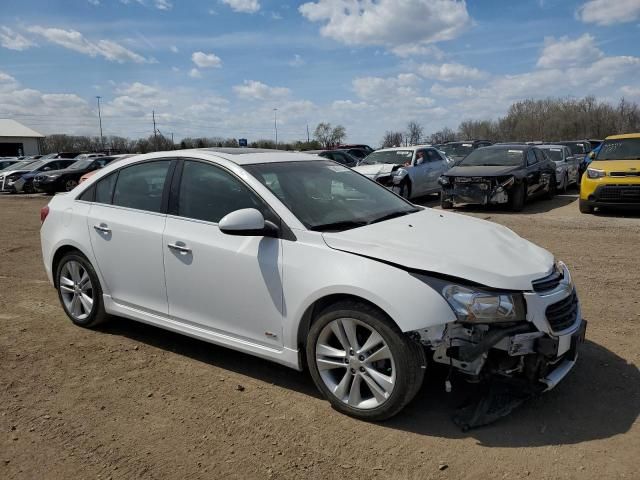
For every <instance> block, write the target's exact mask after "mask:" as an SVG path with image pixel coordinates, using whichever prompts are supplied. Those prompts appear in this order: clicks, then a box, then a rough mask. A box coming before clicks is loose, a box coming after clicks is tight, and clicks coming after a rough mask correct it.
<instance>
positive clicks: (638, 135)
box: [605, 133, 640, 140]
mask: <svg viewBox="0 0 640 480" xmlns="http://www.w3.org/2000/svg"><path fill="white" fill-rule="evenodd" d="M625 138H640V133H625V134H623V135H611V136H609V137H607V138H605V140H622V139H625Z"/></svg>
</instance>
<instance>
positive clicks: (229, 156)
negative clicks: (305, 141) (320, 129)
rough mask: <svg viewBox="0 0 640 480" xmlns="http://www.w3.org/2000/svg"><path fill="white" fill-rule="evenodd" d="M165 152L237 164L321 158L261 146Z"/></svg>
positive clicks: (167, 154)
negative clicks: (217, 159)
mask: <svg viewBox="0 0 640 480" xmlns="http://www.w3.org/2000/svg"><path fill="white" fill-rule="evenodd" d="M156 153H157V152H156ZM163 154H164V155H163V156H165V157H170V156H177V157H189V156H190V155H194V154H195V155H199V156H205V157H210V158H211V159H212V160H215V159H216V158H222V159H224V160H228V161H230V162H233V163H235V164H237V165H253V164H257V163H278V162H301V161H311V160H314V161H318V160H319V159H318V156H317V155H312V154H308V153H305V152H288V151H285V150H269V149H261V148H194V149H192V150H172V151H168V152H163ZM150 156H151V155H150Z"/></svg>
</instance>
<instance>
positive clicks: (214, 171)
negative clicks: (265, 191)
mask: <svg viewBox="0 0 640 480" xmlns="http://www.w3.org/2000/svg"><path fill="white" fill-rule="evenodd" d="M182 165H183V166H182V170H181V172H180V174H179V175H177V176H176V180H175V181H174V185H173V188H172V195H171V214H170V215H169V216H168V217H167V224H166V228H165V232H164V236H163V242H162V243H163V255H164V263H165V269H166V284H167V296H168V300H169V314H170V316H171V317H172V318H175V319H177V320H179V321H181V322H185V323H190V324H192V325H196V326H199V327H201V328H205V329H207V330H210V331H214V332H215V333H218V334H223V335H231V336H233V337H234V338H236V339H241V340H243V341H249V342H252V343H257V344H262V345H267V346H272V347H279V346H282V318H283V308H284V307H283V294H282V251H281V248H282V245H281V240H280V239H278V238H269V237H264V236H234V235H227V234H224V233H222V232H221V231H220V229H219V228H218V222H219V221H220V219H221V218H222V217H224V216H225V215H227V214H228V213H231V212H233V211H235V210H240V209H244V208H257V209H259V210H260V211H262V212H263V214H264V215H265V218H267V219H270V218H272V219H274V220H275V221H277V222H279V220H278V219H277V217H275V216H274V214H272V213H271V211H270V210H269V209H268V207H266V205H265V204H264V202H263V201H262V200H261V199H260V198H259V197H258V196H257V195H256V194H255V193H254V192H253V191H252V190H251V189H250V188H249V187H247V186H246V185H245V184H244V183H243V182H242V181H241V180H240V179H239V178H238V177H236V176H235V175H234V174H232V173H231V172H230V171H228V170H226V169H224V168H223V167H221V166H217V165H213V164H211V163H209V162H202V161H197V160H185V161H184V162H183V164H182Z"/></svg>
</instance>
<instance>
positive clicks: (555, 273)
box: [41, 149, 585, 420]
mask: <svg viewBox="0 0 640 480" xmlns="http://www.w3.org/2000/svg"><path fill="white" fill-rule="evenodd" d="M239 151H242V150H239ZM41 218H42V221H43V225H42V230H41V240H42V253H43V258H44V265H45V268H46V271H47V274H48V276H49V279H50V280H51V282H52V283H53V285H54V286H55V287H56V288H57V289H58V293H59V297H60V301H61V303H62V306H63V308H64V310H65V312H66V313H67V315H68V316H69V318H70V319H71V320H72V321H73V322H74V323H75V324H77V325H80V326H83V327H94V326H96V325H98V324H99V323H101V322H103V321H105V320H107V318H108V315H109V314H113V315H119V316H123V317H128V318H131V319H134V320H138V321H141V322H145V323H149V324H153V325H157V326H159V327H162V328H166V329H169V330H173V331H176V332H180V333H183V334H186V335H190V336H193V337H197V338H200V339H203V340H206V341H209V342H211V343H215V344H218V345H223V346H225V347H230V348H234V349H237V350H241V351H244V352H247V353H250V354H252V355H256V356H259V357H262V358H266V359H269V360H273V361H275V362H278V363H281V364H284V365H287V366H289V367H292V368H295V369H302V368H303V367H304V366H305V365H307V366H308V368H309V370H310V372H311V375H312V377H313V379H314V381H315V383H316V385H317V386H318V388H319V389H320V391H321V392H322V393H323V394H324V395H325V396H326V397H327V398H328V399H329V401H330V402H331V403H332V404H333V405H334V407H335V408H336V409H338V410H339V411H341V412H344V413H347V414H350V415H353V416H355V417H359V418H364V419H376V420H378V419H384V418H388V417H390V416H392V415H394V414H396V413H397V412H399V411H400V410H401V409H402V408H403V407H404V406H405V405H406V404H407V403H408V402H409V401H410V400H411V399H412V398H413V396H414V395H415V394H416V392H417V391H418V389H419V388H420V386H421V384H422V379H423V376H424V371H425V368H426V366H427V365H428V364H430V363H434V362H435V363H441V364H445V365H447V366H449V367H450V368H452V369H453V370H456V371H457V372H459V373H460V374H461V376H462V377H464V378H467V379H469V380H472V381H478V380H481V379H484V378H487V377H493V376H500V377H501V378H514V379H521V381H523V382H526V383H527V384H528V385H530V387H531V388H532V389H534V390H536V391H544V390H546V389H550V388H553V387H554V386H555V385H556V384H557V383H558V382H559V381H560V380H561V379H562V378H563V377H564V376H565V375H566V374H567V373H568V372H569V371H570V370H571V368H572V367H573V365H574V363H575V360H576V356H577V345H578V344H579V343H580V342H581V341H582V339H583V336H584V328H585V323H584V322H583V320H582V317H581V315H580V307H579V304H578V299H577V297H576V294H575V290H574V287H573V283H572V280H571V276H570V275H569V271H568V270H567V268H566V267H565V266H564V265H563V264H562V263H559V262H558V263H557V262H555V261H554V258H553V256H552V255H551V254H550V253H549V252H547V251H546V250H543V249H541V248H539V247H537V246H535V245H533V244H531V243H529V242H528V241H526V240H524V239H522V238H520V237H519V236H517V235H516V234H515V233H513V232H512V231H510V230H508V229H507V228H504V227H502V226H499V225H496V224H493V223H490V222H486V221H482V220H478V219H475V218H470V217H466V216H462V215H458V214H455V213H448V212H441V211H437V210H432V209H428V208H422V207H417V206H415V205H412V204H411V203H409V202H407V201H405V200H404V199H402V198H401V197H399V196H397V195H395V194H394V193H392V192H391V191H389V190H387V189H385V188H383V187H382V186H380V185H379V184H377V183H376V182H373V181H371V180H369V179H367V178H366V177H364V176H362V175H360V174H358V173H356V172H354V171H353V170H351V169H349V168H345V167H344V166H341V165H339V164H337V163H335V162H332V161H329V160H326V159H319V158H318V157H316V156H313V155H305V154H302V153H284V152H272V153H249V154H247V153H244V154H238V155H232V154H229V153H220V152H215V151H207V150H206V149H204V150H191V151H189V150H183V151H176V152H164V153H155V154H148V155H141V156H136V157H133V158H130V159H126V160H123V161H121V162H118V163H116V164H112V165H109V166H107V167H105V168H104V169H102V170H100V171H99V172H98V173H97V174H96V175H94V176H93V177H92V178H91V179H89V180H88V181H87V182H85V183H83V184H81V185H79V186H78V187H77V188H76V189H74V190H73V191H72V192H70V193H67V194H62V195H57V196H55V197H53V198H52V200H51V202H50V203H49V205H48V206H47V207H44V208H43V210H42V212H41Z"/></svg>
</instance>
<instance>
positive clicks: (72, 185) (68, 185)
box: [64, 180, 78, 192]
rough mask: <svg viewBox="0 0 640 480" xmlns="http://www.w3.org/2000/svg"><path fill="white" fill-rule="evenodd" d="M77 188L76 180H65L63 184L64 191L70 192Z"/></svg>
mask: <svg viewBox="0 0 640 480" xmlns="http://www.w3.org/2000/svg"><path fill="white" fill-rule="evenodd" d="M77 186H78V182H77V181H76V180H67V181H66V182H64V191H65V192H70V191H71V190H73V189H74V188H76V187H77Z"/></svg>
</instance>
